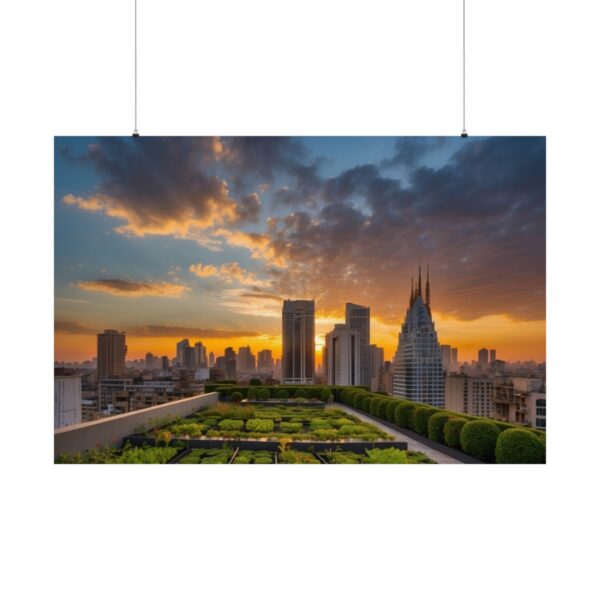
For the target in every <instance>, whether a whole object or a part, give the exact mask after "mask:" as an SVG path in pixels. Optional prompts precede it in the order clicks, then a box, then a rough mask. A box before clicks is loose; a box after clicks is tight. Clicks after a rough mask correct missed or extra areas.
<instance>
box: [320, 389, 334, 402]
mask: <svg viewBox="0 0 600 600" xmlns="http://www.w3.org/2000/svg"><path fill="white" fill-rule="evenodd" d="M331 396H333V394H332V393H331V390H330V389H329V388H328V387H324V388H323V389H322V390H321V400H322V401H323V402H328V401H329V398H331Z"/></svg>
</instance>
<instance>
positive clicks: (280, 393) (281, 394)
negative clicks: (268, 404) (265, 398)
mask: <svg viewBox="0 0 600 600" xmlns="http://www.w3.org/2000/svg"><path fill="white" fill-rule="evenodd" d="M289 397H290V393H289V392H288V391H287V390H277V392H276V393H275V398H277V399H279V400H287V399H288V398H289Z"/></svg>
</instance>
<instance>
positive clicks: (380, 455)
mask: <svg viewBox="0 0 600 600" xmlns="http://www.w3.org/2000/svg"><path fill="white" fill-rule="evenodd" d="M366 452H367V457H368V458H365V459H363V463H367V464H397V465H405V464H406V463H408V454H407V452H406V450H398V448H385V449H381V448H373V449H372V450H367V451H366Z"/></svg>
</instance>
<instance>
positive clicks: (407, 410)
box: [394, 402, 417, 429]
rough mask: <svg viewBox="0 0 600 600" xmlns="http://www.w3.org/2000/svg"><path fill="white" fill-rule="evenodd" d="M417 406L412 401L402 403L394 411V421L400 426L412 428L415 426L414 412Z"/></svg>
mask: <svg viewBox="0 0 600 600" xmlns="http://www.w3.org/2000/svg"><path fill="white" fill-rule="evenodd" d="M415 408H417V407H416V406H415V405H414V404H413V403H412V402H404V403H401V404H400V405H399V406H398V408H396V412H395V413H394V421H395V423H396V425H398V427H404V429H412V428H413V427H414V421H413V414H414V412H415Z"/></svg>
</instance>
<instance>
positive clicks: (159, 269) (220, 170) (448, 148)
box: [55, 138, 545, 363]
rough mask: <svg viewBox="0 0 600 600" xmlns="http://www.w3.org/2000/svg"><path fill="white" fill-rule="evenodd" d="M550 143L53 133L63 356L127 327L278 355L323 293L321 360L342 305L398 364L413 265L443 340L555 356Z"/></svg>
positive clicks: (145, 338)
mask: <svg viewBox="0 0 600 600" xmlns="http://www.w3.org/2000/svg"><path fill="white" fill-rule="evenodd" d="M544 161H545V144H544V141H543V138H469V139H467V140H461V139H454V138H398V139H396V138H298V139H288V138H224V139H217V138H140V139H139V140H131V139H130V138H97V139H92V138H56V190H55V197H56V198H55V200H56V221H55V227H56V231H55V233H56V237H55V239H56V271H55V279H56V290H55V296H56V306H55V318H56V326H55V327H56V343H55V349H56V360H58V361H83V360H86V359H89V358H91V357H93V356H94V348H95V343H96V334H97V333H98V332H100V331H103V330H105V329H117V330H119V331H125V332H126V333H127V341H128V359H132V358H143V356H144V355H145V353H146V352H152V353H153V354H155V355H160V356H162V355H167V356H169V357H172V356H173V348H174V346H175V344H176V343H177V341H179V340H181V339H182V338H185V337H188V338H190V340H192V339H193V340H194V341H196V340H201V341H202V342H203V343H204V344H205V345H206V346H207V347H208V348H209V349H210V350H212V351H213V352H215V354H222V353H223V351H224V349H225V348H226V347H228V346H232V347H234V348H239V347H243V346H247V345H250V346H251V347H252V348H253V349H255V350H256V351H259V350H261V349H265V348H268V349H270V350H272V351H273V356H274V358H278V357H280V356H281V334H280V331H279V325H280V318H281V316H280V306H281V302H282V301H283V299H285V298H314V299H315V305H316V315H315V328H316V346H317V362H318V363H320V362H321V355H320V348H321V347H322V345H323V344H324V336H325V334H326V333H327V332H328V331H330V330H331V329H332V327H333V325H334V324H335V323H339V322H342V321H343V320H344V306H345V303H346V302H351V303H356V304H360V305H365V306H370V308H371V342H372V343H373V344H376V345H377V346H380V347H383V348H384V349H385V354H386V359H388V360H389V359H390V358H391V357H392V356H393V354H394V351H395V348H396V346H397V334H398V330H399V328H400V325H401V323H402V318H403V312H404V309H405V306H404V304H405V299H406V297H407V296H408V293H409V289H408V286H407V284H406V281H408V280H410V275H411V272H414V271H415V267H414V265H415V264H416V263H418V262H419V259H420V260H421V262H422V263H423V265H425V264H426V263H427V262H429V264H430V267H431V271H432V276H434V277H435V280H436V290H435V297H434V302H433V305H434V307H435V310H434V314H433V318H434V320H435V322H436V328H437V330H438V335H439V339H440V342H441V343H442V344H449V345H451V346H453V347H457V348H459V355H460V357H461V361H462V360H466V361H469V360H471V359H475V358H476V356H477V352H478V350H479V349H480V348H482V347H490V346H492V347H494V348H497V349H498V353H499V356H500V357H502V358H503V359H506V360H514V361H516V360H529V359H533V360H536V361H538V362H543V361H544V360H545V314H544V300H545V272H544V271H545V269H544V261H545V239H544V235H545V232H544V225H545V202H544V199H545V198H544V197H545V187H544V177H545V172H544V171H545V169H544Z"/></svg>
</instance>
